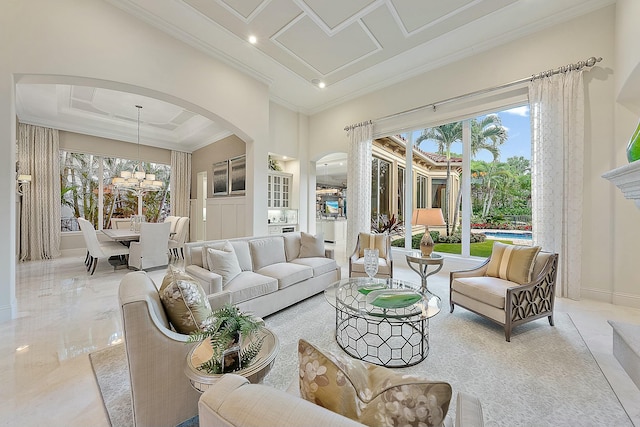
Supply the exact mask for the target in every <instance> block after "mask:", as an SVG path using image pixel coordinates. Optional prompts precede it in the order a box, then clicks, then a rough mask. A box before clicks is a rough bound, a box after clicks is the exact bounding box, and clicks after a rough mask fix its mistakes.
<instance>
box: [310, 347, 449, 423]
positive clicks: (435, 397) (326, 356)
mask: <svg viewBox="0 0 640 427" xmlns="http://www.w3.org/2000/svg"><path fill="white" fill-rule="evenodd" d="M298 362H299V374H300V395H301V397H303V398H304V399H306V400H309V401H311V402H314V403H316V404H317V405H320V406H322V407H324V408H327V409H329V410H331V411H333V412H336V413H338V414H341V415H344V416H345V417H347V418H351V419H353V420H356V421H359V422H361V423H363V424H366V425H369V426H374V425H376V426H378V425H379V426H383V425H384V426H441V425H443V422H444V419H445V415H446V414H447V411H448V410H449V402H450V400H451V394H452V391H451V385H449V384H448V383H446V382H441V381H429V380H427V379H425V378H420V377H415V376H411V375H406V374H403V373H401V372H398V373H396V372H394V371H393V370H391V369H389V368H385V367H383V366H377V365H373V364H370V363H366V362H363V361H360V360H356V359H353V358H350V357H347V356H345V355H337V354H333V353H330V352H321V351H320V350H318V349H317V348H316V347H314V346H313V345H311V344H309V343H308V342H306V341H305V340H302V339H301V340H299V341H298Z"/></svg>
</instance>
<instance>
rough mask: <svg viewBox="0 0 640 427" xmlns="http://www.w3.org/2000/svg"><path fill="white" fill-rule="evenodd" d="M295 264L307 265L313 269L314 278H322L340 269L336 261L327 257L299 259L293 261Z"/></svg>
mask: <svg viewBox="0 0 640 427" xmlns="http://www.w3.org/2000/svg"><path fill="white" fill-rule="evenodd" d="M291 262H292V263H294V264H300V265H306V266H307V267H311V268H312V269H313V277H318V276H321V275H323V274H325V273H328V272H330V271H334V270H336V269H337V268H338V264H337V263H336V261H335V260H334V259H331V258H325V257H314V258H298V259H294V260H293V261H291Z"/></svg>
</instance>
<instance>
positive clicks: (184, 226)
mask: <svg viewBox="0 0 640 427" xmlns="http://www.w3.org/2000/svg"><path fill="white" fill-rule="evenodd" d="M188 235H189V217H187V216H183V217H180V219H179V220H178V224H177V225H176V232H175V234H174V235H173V236H171V238H170V239H169V251H170V253H171V255H172V256H174V257H176V258H178V255H180V257H181V258H182V259H184V244H185V243H186V242H187V236H188ZM178 249H179V250H180V253H179V254H178Z"/></svg>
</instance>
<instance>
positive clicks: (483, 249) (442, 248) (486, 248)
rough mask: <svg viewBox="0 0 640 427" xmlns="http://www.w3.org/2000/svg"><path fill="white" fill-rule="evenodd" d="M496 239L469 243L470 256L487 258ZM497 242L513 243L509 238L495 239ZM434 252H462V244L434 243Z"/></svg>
mask: <svg viewBox="0 0 640 427" xmlns="http://www.w3.org/2000/svg"><path fill="white" fill-rule="evenodd" d="M495 241H496V240H485V241H484V242H482V243H471V250H470V252H471V256H479V257H484V258H488V257H490V256H491V249H492V248H493V242H495ZM497 241H498V242H502V243H507V244H509V245H511V244H513V242H512V241H511V240H497ZM433 251H434V252H444V253H447V254H458V255H460V253H462V244H461V243H436V245H435V246H434V247H433Z"/></svg>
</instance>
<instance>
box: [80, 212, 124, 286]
mask: <svg viewBox="0 0 640 427" xmlns="http://www.w3.org/2000/svg"><path fill="white" fill-rule="evenodd" d="M78 225H79V226H80V231H82V237H84V242H85V244H86V245H87V256H86V257H85V260H84V261H85V265H86V266H87V271H89V270H91V275H93V273H94V272H95V271H96V266H97V265H98V260H99V259H100V258H107V259H108V258H111V257H112V256H117V257H120V258H123V257H126V256H127V255H129V248H128V247H126V246H124V245H122V244H120V243H118V242H114V241H107V242H100V241H99V240H98V236H97V235H96V229H95V228H94V227H93V224H91V223H90V222H89V221H87V220H86V219H84V218H78Z"/></svg>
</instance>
